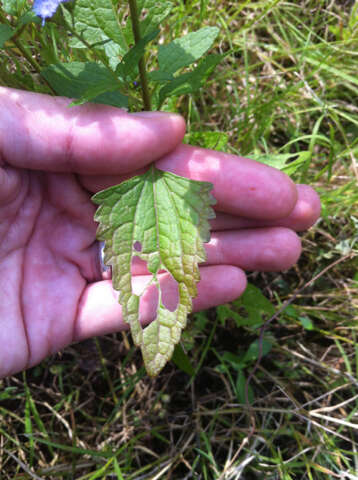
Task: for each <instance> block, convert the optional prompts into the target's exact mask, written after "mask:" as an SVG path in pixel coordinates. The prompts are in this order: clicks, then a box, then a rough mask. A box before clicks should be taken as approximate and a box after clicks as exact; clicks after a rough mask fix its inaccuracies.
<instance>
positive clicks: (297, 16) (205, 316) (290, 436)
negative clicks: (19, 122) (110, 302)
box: [0, 0, 358, 480]
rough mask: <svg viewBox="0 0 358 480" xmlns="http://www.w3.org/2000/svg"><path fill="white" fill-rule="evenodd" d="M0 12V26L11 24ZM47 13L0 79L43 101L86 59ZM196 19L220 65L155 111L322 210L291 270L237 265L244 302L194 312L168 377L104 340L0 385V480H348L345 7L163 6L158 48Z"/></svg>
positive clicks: (351, 316) (353, 244) (353, 319)
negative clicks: (56, 69) (63, 70)
mask: <svg viewBox="0 0 358 480" xmlns="http://www.w3.org/2000/svg"><path fill="white" fill-rule="evenodd" d="M9 3H11V2H10V1H9V0H2V2H1V3H0V5H1V4H2V7H0V17H1V21H2V22H3V23H4V24H8V23H10V24H11V23H12V22H15V21H16V20H17V18H16V16H15V17H13V16H11V15H10V16H9V15H8V14H6V13H5V10H4V7H5V4H9ZM15 3H17V5H20V4H21V3H22V2H21V0H18V2H15ZM24 3H25V2H24ZM122 14H123V16H125V15H126V12H125V11H124V12H123V13H122ZM56 15H57V16H56V17H55V18H54V21H50V22H49V23H48V25H47V26H46V29H42V28H40V25H39V24H34V23H31V24H26V23H24V25H23V27H21V28H20V30H19V32H18V34H17V35H16V36H15V37H14V38H13V39H11V41H9V42H8V43H7V44H5V47H6V48H5V49H2V50H1V51H0V55H1V63H0V83H1V84H2V85H6V86H12V87H16V88H22V89H29V90H32V91H38V92H50V93H51V87H50V86H49V85H48V84H46V82H44V80H43V79H42V78H41V77H40V76H39V71H40V70H41V68H42V67H43V66H44V65H48V64H50V63H56V62H58V61H59V60H61V61H85V60H96V59H95V58H94V57H93V53H91V51H90V50H87V49H81V50H78V49H73V48H71V46H70V44H69V42H68V39H67V38H65V37H64V36H63V35H62V32H61V16H60V13H58V14H56ZM40 23H41V22H40ZM203 25H208V26H218V27H219V28H220V35H219V37H218V40H217V42H216V44H215V47H214V49H213V50H214V52H215V53H220V54H222V53H225V54H226V55H225V57H224V59H223V61H222V62H221V63H220V64H219V65H218V66H217V67H216V69H215V71H214V72H213V74H212V75H211V77H210V79H209V81H207V83H206V85H205V88H203V89H201V90H200V91H199V92H198V93H195V94H190V95H185V96H181V95H180V96H176V97H171V99H170V101H169V103H168V105H167V106H166V107H165V108H167V109H170V110H172V111H176V112H180V113H181V114H183V115H184V116H185V118H186V120H187V125H188V136H187V138H188V141H189V140H190V142H191V143H195V142H197V143H198V144H199V143H200V144H202V143H203V141H205V143H206V145H208V146H212V147H214V148H220V149H226V150H227V151H228V152H233V153H238V154H240V155H246V156H253V157H255V158H257V159H259V160H261V161H266V162H270V163H271V164H274V165H276V166H278V167H280V168H284V169H285V170H286V171H287V172H288V173H290V174H291V175H292V177H293V179H294V180H295V181H298V182H303V183H309V184H312V185H313V186H314V187H315V188H316V189H317V191H318V192H319V193H320V195H321V199H322V204H323V209H322V217H321V219H320V220H319V222H318V223H317V225H316V226H315V227H314V228H312V229H310V231H309V232H307V233H305V234H303V235H302V241H303V255H302V257H301V259H300V261H299V263H298V265H297V266H296V267H295V268H294V269H291V270H290V271H289V272H285V273H282V274H257V273H252V274H251V275H250V276H249V280H250V285H249V288H248V289H247V291H246V292H245V294H244V295H243V297H242V298H240V299H238V300H237V301H235V302H233V303H232V304H228V305H222V306H220V307H218V308H216V309H212V310H209V311H205V312H201V313H198V314H195V315H192V318H191V320H190V322H189V327H188V329H187V330H186V331H185V334H184V337H183V346H184V347H185V350H186V352H188V353H187V358H186V359H184V360H183V359H176V361H177V363H179V364H180V365H181V368H178V367H177V366H176V365H174V364H173V363H172V364H169V365H168V366H167V367H166V368H165V370H164V371H163V372H162V374H161V375H160V376H159V377H158V378H156V379H154V380H153V379H149V378H148V377H147V376H146V375H145V372H144V369H143V367H142V366H141V364H142V363H141V359H140V356H139V354H138V352H137V351H136V349H134V348H133V346H132V345H131V342H130V340H129V338H128V337H127V335H126V333H118V334H116V335H109V336H106V337H103V338H98V339H94V340H89V341H86V342H83V343H81V344H78V345H73V346H71V347H69V348H67V349H66V350H64V351H63V352H62V353H61V354H58V355H55V356H53V357H52V358H49V359H48V360H47V361H45V362H43V363H42V364H41V365H39V366H37V367H35V368H33V369H31V370H29V371H27V372H24V373H22V374H18V375H16V376H14V377H12V378H7V379H4V380H2V381H0V388H1V389H0V472H1V473H0V477H1V478H2V479H4V480H15V479H16V480H20V479H21V480H25V479H46V480H47V479H50V480H55V479H64V480H70V479H77V480H92V479H96V478H100V479H112V478H113V479H118V480H122V479H125V480H142V479H143V480H144V479H148V480H149V479H151V480H156V479H168V480H169V479H181V480H183V479H200V480H214V479H215V480H237V479H241V480H251V479H265V480H276V479H280V480H281V479H282V480H293V479H299V480H301V479H307V480H326V479H332V480H333V479H344V480H353V479H356V478H358V457H357V450H358V440H357V439H358V436H357V429H358V421H357V418H358V417H357V415H358V347H357V342H356V336H357V334H358V332H357V307H358V300H357V299H358V274H357V245H358V243H357V241H358V211H357V210H358V209H357V203H358V189H357V180H358V167H357V160H356V159H357V155H358V76H357V72H358V2H357V1H356V2H354V1H348V0H347V1H344V0H340V1H338V0H336V1H325V0H298V1H283V0H269V1H250V0H245V1H237V0H235V1H230V0H218V1H216V2H214V1H210V0H201V1H200V2H199V1H193V0H186V1H184V0H177V1H176V2H175V8H174V10H173V12H172V14H171V16H170V18H169V21H167V22H166V24H165V26H164V27H163V28H162V29H161V32H160V35H161V40H162V41H168V40H169V39H171V38H175V37H178V36H181V35H183V34H184V33H186V32H189V31H195V30H197V29H199V28H200V27H202V26H203ZM39 44H42V45H46V48H45V49H42V56H41V57H40V56H39V55H38V51H39V50H38V45H39ZM24 45H26V48H25V47H24ZM154 60H155V59H154V58H153V62H154ZM198 132H201V133H198ZM206 132H223V133H224V134H225V135H218V134H215V133H210V134H209V133H206ZM203 139H204V140H203ZM210 142H211V143H210ZM316 275H318V278H317V279H316V280H315V281H312V278H313V277H315V276H316ZM303 287H305V288H303ZM286 301H290V305H289V306H287V308H286V309H285V310H283V311H282V313H280V314H279V315H277V316H276V317H275V318H274V319H273V321H271V322H270V323H269V324H268V325H267V327H266V330H265V331H264V333H263V334H262V335H261V337H259V335H260V334H259V331H260V329H259V328H258V327H260V326H261V325H263V324H264V322H265V321H267V320H268V319H270V318H271V317H272V316H273V315H274V314H275V312H277V311H278V310H279V309H280V308H281V307H282V305H283V304H284V303H285V302H286ZM259 345H261V346H259ZM258 359H259V362H257V360H258ZM187 362H190V364H189V365H188V364H187ZM193 366H195V368H194V371H192V372H191V373H193V375H192V376H190V375H188V373H186V371H191V370H192V369H193ZM248 380H249V382H248ZM248 400H249V403H248Z"/></svg>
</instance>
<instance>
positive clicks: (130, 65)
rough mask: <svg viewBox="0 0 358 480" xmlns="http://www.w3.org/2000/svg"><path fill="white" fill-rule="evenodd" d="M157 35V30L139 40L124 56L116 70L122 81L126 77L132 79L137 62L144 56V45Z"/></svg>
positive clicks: (136, 68)
mask: <svg viewBox="0 0 358 480" xmlns="http://www.w3.org/2000/svg"><path fill="white" fill-rule="evenodd" d="M158 34H159V30H155V31H153V32H151V33H149V34H148V35H146V36H145V37H143V38H141V39H140V40H139V42H138V43H137V44H136V45H135V46H134V47H133V48H131V49H130V50H129V51H128V52H127V53H126V54H125V55H124V57H123V59H122V61H121V62H120V63H119V65H118V66H117V70H116V72H117V73H118V74H119V75H121V77H123V78H124V79H127V77H129V78H130V79H133V78H134V76H135V75H136V73H137V70H138V63H139V60H140V59H141V58H142V57H143V55H144V52H145V47H146V45H147V44H148V43H149V42H151V41H152V40H153V39H154V38H155V37H156V36H157V35H158Z"/></svg>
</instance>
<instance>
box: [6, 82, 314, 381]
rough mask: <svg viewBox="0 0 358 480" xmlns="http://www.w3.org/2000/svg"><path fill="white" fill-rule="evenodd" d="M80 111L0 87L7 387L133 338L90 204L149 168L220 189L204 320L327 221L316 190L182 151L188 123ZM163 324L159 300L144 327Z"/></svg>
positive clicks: (137, 281) (258, 167)
mask: <svg viewBox="0 0 358 480" xmlns="http://www.w3.org/2000/svg"><path fill="white" fill-rule="evenodd" d="M69 103H70V101H69V100H68V99H66V98H60V97H49V96H46V95H39V94H34V93H28V92H22V91H18V90H12V89H8V88H3V87H0V345H1V348H0V378H1V377H5V376H7V375H11V374H13V373H16V372H19V371H21V370H23V369H25V368H29V367H31V366H34V365H36V364H37V363H39V362H40V361H41V360H42V359H44V358H45V357H46V356H47V355H50V354H53V353H55V352H57V351H59V350H61V349H63V348H64V347H65V346H66V345H69V344H71V343H72V342H77V341H80V340H83V339H85V338H89V337H92V336H95V335H103V334H106V333H110V332H117V331H120V330H122V329H124V328H127V325H126V324H125V322H124V321H123V319H122V315H121V307H120V305H119V304H118V302H117V297H118V293H117V292H114V291H113V289H112V285H111V281H110V280H102V279H101V272H100V270H99V266H98V263H97V244H96V241H95V234H96V224H95V223H94V221H93V214H94V212H95V208H96V207H95V206H94V205H93V204H92V202H91V200H90V197H91V195H92V194H93V193H95V192H97V191H99V190H101V189H103V188H106V187H109V186H111V185H114V184H117V183H119V182H120V181H122V180H123V179H126V178H128V177H130V176H132V175H135V174H138V173H141V172H143V171H144V170H145V168H147V166H148V165H149V164H150V163H152V162H155V163H156V166H157V167H158V168H160V169H163V170H167V171H171V172H173V173H176V174H179V175H183V176H187V177H189V178H192V179H196V180H205V181H209V182H212V183H213V184H214V189H213V194H214V196H215V198H216V200H217V205H216V206H215V210H216V215H217V217H216V219H215V220H213V221H212V236H211V241H210V243H208V244H206V251H207V262H206V264H204V265H203V266H201V268H200V271H201V281H200V282H199V284H198V296H197V297H196V298H195V299H194V311H198V310H201V309H205V308H209V307H212V306H215V305H219V304H222V303H225V302H229V301H231V300H234V299H236V298H237V297H238V296H239V295H240V294H242V292H243V291H244V289H245V286H246V277H245V271H253V270H258V271H281V270H286V269H288V268H290V267H291V266H292V265H294V264H295V263H296V262H297V260H298V258H299V256H300V252H301V244H300V240H299V237H298V236H297V233H296V232H298V231H303V230H305V229H307V228H309V227H310V226H311V225H313V223H314V222H315V221H316V220H317V218H318V216H319V212H320V202H319V198H318V196H317V194H316V193H315V192H314V190H313V189H312V188H311V187H309V186H307V185H295V184H294V183H293V182H292V181H291V180H290V179H289V178H288V177H287V176H286V175H285V174H283V173H281V172H279V171H277V170H275V169H272V168H270V167H267V166H265V165H262V164H259V163H257V162H254V161H252V160H249V159H246V158H241V157H236V156H234V155H228V154H223V153H219V152H213V151H209V150H205V149H200V148H197V147H191V146H186V145H185V146H183V145H182V139H183V135H184V132H185V123H184V120H183V119H182V118H181V117H180V116H178V115H173V114H166V113H158V112H157V113H141V114H128V113H126V112H123V111H121V110H118V109H115V108H112V107H107V106H100V105H83V106H79V107H71V108H68V105H69ZM134 273H135V278H134V281H133V284H134V287H135V288H139V287H140V286H141V285H143V284H144V283H145V282H146V281H147V280H148V275H147V274H146V273H147V272H146V270H145V268H144V267H143V266H142V265H140V264H138V265H137V266H136V267H135V269H134ZM170 289H171V287H170V285H169V286H168V287H167V295H168V298H170V295H171V294H172V293H171V290H170ZM154 315H155V299H154V298H153V295H152V294H151V292H150V291H149V292H148V293H147V294H146V295H145V297H144V300H143V302H142V304H141V319H142V321H143V323H148V322H150V321H151V320H152V319H153V318H154Z"/></svg>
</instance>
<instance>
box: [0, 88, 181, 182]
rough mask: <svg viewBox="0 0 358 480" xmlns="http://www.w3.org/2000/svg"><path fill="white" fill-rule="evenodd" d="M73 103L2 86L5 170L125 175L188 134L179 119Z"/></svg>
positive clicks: (0, 143) (0, 155)
mask: <svg viewBox="0 0 358 480" xmlns="http://www.w3.org/2000/svg"><path fill="white" fill-rule="evenodd" d="M70 103H71V100H70V99H68V98H64V97H51V96H49V95H43V94H37V93H32V92H23V91H20V90H14V89H10V88H5V87H0V166H1V163H7V164H9V165H11V166H15V167H22V168H28V169H35V170H45V171H49V172H74V173H85V174H100V173H101V174H120V173H126V172H131V171H134V170H136V169H138V168H141V167H143V166H145V165H148V164H149V163H151V162H153V161H154V160H157V159H158V158H160V157H161V156H163V155H165V154H166V153H168V152H170V151H171V150H172V149H173V148H175V146H176V145H178V143H180V142H181V140H182V138H183V136H184V133H185V123H184V120H183V118H182V117H180V116H179V115H176V114H169V113H164V112H139V113H134V114H133V113H131V114H129V113H127V112H126V111H124V110H121V109H119V108H115V107H110V106H106V105H98V104H97V105H96V104H85V105H80V106H74V107H69V105H70Z"/></svg>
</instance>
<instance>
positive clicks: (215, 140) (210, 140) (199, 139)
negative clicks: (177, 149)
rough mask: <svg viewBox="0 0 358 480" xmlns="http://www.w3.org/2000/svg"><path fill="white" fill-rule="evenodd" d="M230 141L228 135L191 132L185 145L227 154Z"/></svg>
mask: <svg viewBox="0 0 358 480" xmlns="http://www.w3.org/2000/svg"><path fill="white" fill-rule="evenodd" d="M228 141H229V135H228V134H227V133H224V132H215V131H207V132H206V131H203V132H190V133H187V134H186V135H185V137H184V143H188V144H190V145H198V146H199V147H203V148H208V149H209V150H218V151H220V152H225V150H226V148H227V144H228Z"/></svg>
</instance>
